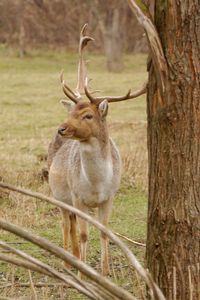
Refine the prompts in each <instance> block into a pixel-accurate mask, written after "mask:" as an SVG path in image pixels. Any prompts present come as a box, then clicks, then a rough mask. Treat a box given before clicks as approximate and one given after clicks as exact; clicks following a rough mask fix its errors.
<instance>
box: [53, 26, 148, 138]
mask: <svg viewBox="0 0 200 300" xmlns="http://www.w3.org/2000/svg"><path fill="white" fill-rule="evenodd" d="M86 30H87V24H85V25H84V26H83V28H82V30H81V33H80V43H79V64H78V82H77V87H76V88H75V90H74V91H73V90H72V89H71V88H70V87H69V86H68V85H67V84H66V83H65V81H64V79H63V73H62V74H61V84H62V88H63V92H64V93H65V95H66V96H67V97H68V98H69V99H70V100H71V101H66V100H61V103H62V104H63V105H64V106H65V107H66V108H67V109H68V112H69V118H68V120H67V122H65V123H63V124H61V126H60V128H59V129H58V133H59V134H60V135H62V136H63V137H66V138H71V139H78V140H80V141H87V140H89V139H90V138H91V137H99V135H102V133H103V132H105V130H106V116H107V112H108V103H109V102H117V101H124V100H127V99H132V98H136V97H137V96H139V95H142V94H144V93H145V92H146V86H147V84H146V83H145V84H144V85H143V86H142V88H141V89H139V90H138V91H135V92H131V90H129V91H128V93H127V94H125V95H124V96H100V97H93V95H92V93H90V91H89V89H88V79H87V68H86V63H85V61H84V58H83V49H84V48H85V46H86V45H87V43H88V42H89V41H93V40H94V39H93V38H91V37H89V36H87V35H86ZM82 95H86V97H87V98H88V99H89V102H85V101H83V99H82Z"/></svg>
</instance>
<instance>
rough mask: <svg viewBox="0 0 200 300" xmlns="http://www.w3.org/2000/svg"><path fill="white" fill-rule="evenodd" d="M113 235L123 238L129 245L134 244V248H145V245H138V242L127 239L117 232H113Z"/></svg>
mask: <svg viewBox="0 0 200 300" xmlns="http://www.w3.org/2000/svg"><path fill="white" fill-rule="evenodd" d="M114 234H116V235H117V236H119V237H121V238H123V239H124V240H126V241H128V242H130V243H131V244H134V245H136V246H141V247H146V244H143V243H140V242H136V241H134V240H132V239H130V238H128V237H127V236H125V235H123V234H121V233H118V232H116V231H115V232H114Z"/></svg>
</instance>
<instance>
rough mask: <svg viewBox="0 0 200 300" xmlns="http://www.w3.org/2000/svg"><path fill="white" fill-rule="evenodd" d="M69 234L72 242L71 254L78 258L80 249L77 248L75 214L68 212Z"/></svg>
mask: <svg viewBox="0 0 200 300" xmlns="http://www.w3.org/2000/svg"><path fill="white" fill-rule="evenodd" d="M70 223H71V226H70V235H71V243H72V252H73V255H74V256H76V257H78V258H80V250H79V242H78V238H77V221H76V215H75V214H70Z"/></svg>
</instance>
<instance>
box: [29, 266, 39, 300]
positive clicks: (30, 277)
mask: <svg viewBox="0 0 200 300" xmlns="http://www.w3.org/2000/svg"><path fill="white" fill-rule="evenodd" d="M28 275H29V279H30V287H31V291H32V295H33V300H37V299H38V297H37V292H36V289H35V286H34V283H33V278H32V275H31V271H30V270H28Z"/></svg>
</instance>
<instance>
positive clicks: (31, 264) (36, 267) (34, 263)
mask: <svg viewBox="0 0 200 300" xmlns="http://www.w3.org/2000/svg"><path fill="white" fill-rule="evenodd" d="M0 246H1V247H3V248H5V249H8V250H10V251H11V252H12V253H14V254H17V255H19V256H20V257H22V258H24V259H26V260H28V262H26V261H24V260H19V262H20V261H21V263H22V265H21V266H23V267H24V268H27V269H29V270H32V271H36V272H39V273H42V274H46V275H48V276H51V277H54V278H57V279H59V280H62V281H63V282H64V283H66V284H69V285H70V286H71V287H73V288H75V289H77V290H78V291H79V292H81V293H83V294H84V295H86V296H88V297H89V298H90V299H99V298H96V297H94V296H93V295H92V293H91V292H90V291H88V288H87V285H86V284H85V283H84V282H83V281H82V280H81V279H79V278H73V277H75V276H76V275H75V274H73V277H71V278H70V277H69V276H68V277H67V276H65V275H63V274H62V273H60V272H58V271H56V270H55V269H53V268H52V267H50V266H48V265H47V264H45V263H43V262H41V261H40V260H38V259H36V258H34V257H32V256H31V255H29V254H27V253H25V252H23V251H21V250H18V249H15V248H12V247H10V246H8V245H7V244H6V243H5V242H2V241H0ZM0 257H2V256H0ZM7 259H10V262H11V263H13V264H15V263H14V260H12V259H14V257H9V256H7ZM15 259H16V258H15ZM15 262H17V259H16V260H15ZM17 265H18V266H20V265H19V264H17ZM76 277H77V276H76Z"/></svg>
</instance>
